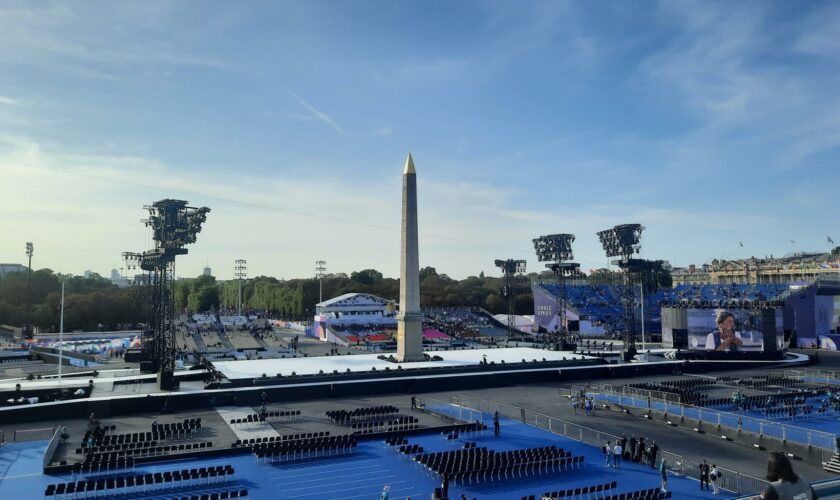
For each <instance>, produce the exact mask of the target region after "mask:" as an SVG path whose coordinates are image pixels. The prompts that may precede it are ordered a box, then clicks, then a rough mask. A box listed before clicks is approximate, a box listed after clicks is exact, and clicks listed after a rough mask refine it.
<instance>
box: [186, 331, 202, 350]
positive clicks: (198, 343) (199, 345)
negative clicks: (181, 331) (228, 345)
mask: <svg viewBox="0 0 840 500" xmlns="http://www.w3.org/2000/svg"><path fill="white" fill-rule="evenodd" d="M188 333H189V334H190V336H191V337H192V339H193V342H195V346H196V347H197V348H198V352H207V346H206V345H204V339H202V338H201V334H200V333H198V332H188Z"/></svg>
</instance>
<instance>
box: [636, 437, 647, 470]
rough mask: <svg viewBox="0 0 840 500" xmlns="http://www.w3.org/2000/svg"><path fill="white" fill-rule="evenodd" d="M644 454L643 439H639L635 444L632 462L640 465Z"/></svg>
mask: <svg viewBox="0 0 840 500" xmlns="http://www.w3.org/2000/svg"><path fill="white" fill-rule="evenodd" d="M644 454H645V438H643V437H640V438H639V442H638V443H637V444H636V453H634V454H633V461H634V462H636V463H637V464H640V463H642V456H643V455H644Z"/></svg>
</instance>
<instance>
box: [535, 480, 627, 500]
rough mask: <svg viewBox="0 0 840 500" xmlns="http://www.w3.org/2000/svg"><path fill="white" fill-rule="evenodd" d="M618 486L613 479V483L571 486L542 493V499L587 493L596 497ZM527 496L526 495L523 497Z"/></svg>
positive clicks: (578, 495) (580, 495)
mask: <svg viewBox="0 0 840 500" xmlns="http://www.w3.org/2000/svg"><path fill="white" fill-rule="evenodd" d="M617 486H618V482H616V481H613V482H611V483H604V484H594V485H592V486H583V487H579V488H570V489H568V490H560V491H550V492H547V493H543V494H542V495H540V499H541V500H546V499H553V498H567V497H583V496H584V495H586V496H587V497H589V496H590V495H593V494H594V495H596V497H598V496H601V495H602V494H603V493H604V492H605V491H610V490H614V489H615V488H616V487H617ZM523 498H525V497H523Z"/></svg>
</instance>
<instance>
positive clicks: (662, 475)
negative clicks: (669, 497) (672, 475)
mask: <svg viewBox="0 0 840 500" xmlns="http://www.w3.org/2000/svg"><path fill="white" fill-rule="evenodd" d="M659 479H660V480H662V493H667V492H668V488H667V486H668V465H667V464H666V463H665V459H664V458H663V459H662V462H661V463H660V464H659Z"/></svg>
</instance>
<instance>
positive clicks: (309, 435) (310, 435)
mask: <svg viewBox="0 0 840 500" xmlns="http://www.w3.org/2000/svg"><path fill="white" fill-rule="evenodd" d="M329 435H330V431H319V432H301V433H300V434H285V435H282V436H267V437H261V438H251V439H237V440H236V442H234V443H233V444H232V445H231V446H230V447H231V448H241V447H244V446H253V445H255V444H260V443H274V442H279V441H298V440H301V439H315V438H322V437H327V436H329Z"/></svg>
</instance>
